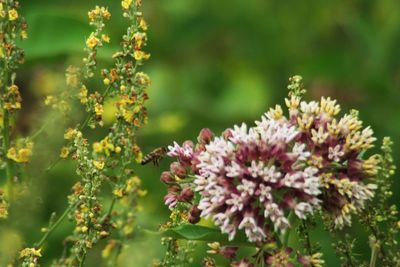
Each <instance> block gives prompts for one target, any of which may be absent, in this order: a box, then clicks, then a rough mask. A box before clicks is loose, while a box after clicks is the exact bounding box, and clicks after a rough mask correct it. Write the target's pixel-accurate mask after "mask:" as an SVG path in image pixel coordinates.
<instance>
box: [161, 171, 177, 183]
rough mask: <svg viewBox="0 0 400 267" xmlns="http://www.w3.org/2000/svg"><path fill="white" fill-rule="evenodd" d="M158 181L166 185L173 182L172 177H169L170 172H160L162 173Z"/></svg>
mask: <svg viewBox="0 0 400 267" xmlns="http://www.w3.org/2000/svg"><path fill="white" fill-rule="evenodd" d="M160 181H161V182H162V183H165V184H168V183H171V182H173V181H174V178H173V177H172V175H171V173H170V172H167V171H165V172H162V173H161V176H160Z"/></svg>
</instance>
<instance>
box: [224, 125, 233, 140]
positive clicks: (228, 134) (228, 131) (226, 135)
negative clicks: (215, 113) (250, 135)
mask: <svg viewBox="0 0 400 267" xmlns="http://www.w3.org/2000/svg"><path fill="white" fill-rule="evenodd" d="M222 136H223V137H224V139H225V140H228V139H229V138H231V137H232V129H230V128H228V129H226V130H225V131H224V132H223V133H222Z"/></svg>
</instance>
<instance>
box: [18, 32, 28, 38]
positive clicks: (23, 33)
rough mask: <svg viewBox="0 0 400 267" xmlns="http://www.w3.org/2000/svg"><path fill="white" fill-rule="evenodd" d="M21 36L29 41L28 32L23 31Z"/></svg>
mask: <svg viewBox="0 0 400 267" xmlns="http://www.w3.org/2000/svg"><path fill="white" fill-rule="evenodd" d="M20 35H21V38H22V39H28V32H27V31H21V33H20Z"/></svg>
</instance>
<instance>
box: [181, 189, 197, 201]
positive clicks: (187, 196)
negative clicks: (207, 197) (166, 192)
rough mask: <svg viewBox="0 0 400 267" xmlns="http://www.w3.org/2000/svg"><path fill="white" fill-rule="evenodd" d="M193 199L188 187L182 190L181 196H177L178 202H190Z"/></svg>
mask: <svg viewBox="0 0 400 267" xmlns="http://www.w3.org/2000/svg"><path fill="white" fill-rule="evenodd" d="M193 197H194V192H193V190H192V189H191V188H190V187H186V188H185V189H183V190H182V192H181V194H180V195H179V200H180V201H184V202H190V201H192V199H193Z"/></svg>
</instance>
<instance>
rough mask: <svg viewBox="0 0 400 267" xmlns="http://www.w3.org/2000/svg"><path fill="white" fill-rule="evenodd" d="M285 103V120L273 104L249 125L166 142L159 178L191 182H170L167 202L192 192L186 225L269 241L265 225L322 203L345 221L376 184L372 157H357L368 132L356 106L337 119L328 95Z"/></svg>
mask: <svg viewBox="0 0 400 267" xmlns="http://www.w3.org/2000/svg"><path fill="white" fill-rule="evenodd" d="M286 105H287V107H288V109H289V116H288V117H285V116H284V114H283V110H282V108H281V107H280V106H279V105H277V106H276V107H275V108H273V109H271V110H270V111H269V112H267V113H266V114H265V115H264V116H263V117H262V118H261V120H260V121H257V122H256V123H255V126H253V127H248V126H247V125H246V124H242V125H241V126H234V128H233V129H227V130H225V132H224V133H223V134H222V136H217V137H214V135H213V134H212V132H211V131H210V130H209V129H203V130H202V131H201V132H200V135H199V137H198V143H197V144H196V145H194V144H193V143H192V142H191V141H186V142H185V143H184V144H183V145H182V146H180V145H178V144H177V143H176V142H175V143H174V145H173V146H170V147H169V148H168V149H169V152H168V155H169V156H170V157H174V158H177V159H178V160H177V162H175V163H173V164H171V170H170V172H165V173H163V175H164V178H163V176H162V180H163V182H165V183H167V184H168V183H169V182H174V181H175V182H176V177H178V178H179V179H182V180H184V179H186V178H187V177H189V176H190V177H192V179H193V177H194V178H195V179H194V181H193V183H187V185H186V187H185V188H183V187H182V186H180V185H178V186H177V185H176V184H175V185H169V188H170V190H169V194H168V195H167V197H166V204H168V205H169V207H170V208H173V207H175V205H176V204H177V203H178V202H179V201H186V202H189V201H188V199H189V198H188V197H186V198H185V194H186V195H190V199H192V198H193V191H192V190H194V191H197V192H198V193H199V195H200V200H199V203H198V204H197V203H194V205H193V206H192V208H191V211H190V218H189V221H190V222H192V223H196V222H198V221H199V219H200V218H199V217H204V218H206V219H211V220H212V221H213V222H214V223H215V225H217V226H218V227H220V229H221V231H222V232H223V233H226V234H228V236H229V239H233V238H234V237H235V235H236V233H237V231H238V230H243V231H244V232H245V234H246V236H247V238H248V239H249V241H251V242H258V241H264V240H266V239H268V238H269V236H268V234H269V231H270V229H271V230H272V229H273V230H274V231H285V229H287V228H288V227H290V222H289V220H288V214H289V213H290V212H292V213H294V214H295V215H296V216H297V217H298V218H299V219H306V218H307V216H309V215H310V214H313V213H314V211H315V210H317V209H320V208H323V209H324V211H325V214H326V215H327V216H328V217H329V218H331V219H332V222H333V223H334V225H335V226H336V227H338V228H341V227H343V226H344V225H349V224H350V223H351V214H352V213H357V212H358V211H360V210H361V209H362V208H363V207H364V205H365V201H366V200H369V199H371V198H372V197H373V195H374V190H375V188H376V186H375V185H374V184H371V183H365V181H366V179H368V178H369V177H373V176H375V175H376V174H377V169H378V168H377V165H378V163H379V156H377V155H374V156H371V157H370V158H368V159H365V160H364V159H363V158H362V152H363V151H366V150H368V149H369V148H371V147H372V146H373V145H372V143H373V142H374V141H375V138H374V137H373V136H372V135H373V132H372V130H371V129H370V128H369V127H367V128H364V129H363V128H362V122H361V121H360V120H359V119H358V113H357V112H355V111H352V112H350V113H349V114H346V115H344V116H343V117H342V118H336V115H337V114H338V113H339V111H340V107H339V105H337V104H336V101H333V100H331V99H329V98H322V99H321V101H320V102H315V101H311V102H305V101H301V99H300V97H298V96H292V97H291V98H290V99H286ZM174 177H175V178H174ZM172 184H173V183H172ZM178 184H179V183H178ZM188 188H189V189H188ZM189 190H190V191H189ZM183 192H185V194H183ZM188 192H189V193H191V194H189V193H188Z"/></svg>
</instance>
